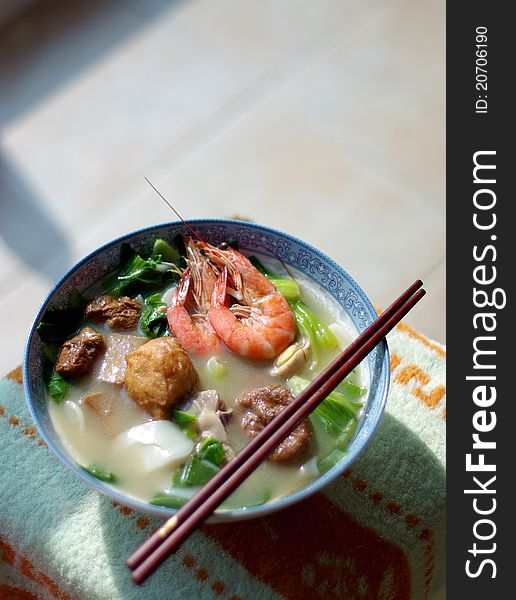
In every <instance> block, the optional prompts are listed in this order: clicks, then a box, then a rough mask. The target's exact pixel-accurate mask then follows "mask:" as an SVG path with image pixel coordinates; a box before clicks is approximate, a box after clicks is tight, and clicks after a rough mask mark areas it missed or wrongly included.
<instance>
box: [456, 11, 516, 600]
mask: <svg viewBox="0 0 516 600" xmlns="http://www.w3.org/2000/svg"><path fill="white" fill-rule="evenodd" d="M510 9H511V5H510V4H507V3H501V2H489V1H487V0H485V1H483V2H479V1H478V0H470V1H468V2H448V3H447V23H446V40H447V49H446V54H447V74H446V89H447V98H446V103H447V119H446V120H447V146H446V154H447V159H446V164H447V186H446V193H447V294H448V295H447V345H448V348H447V350H448V354H447V359H448V363H447V392H448V393H447V399H448V403H447V455H448V461H447V473H448V500H447V504H448V521H447V522H448V533H447V592H448V596H447V597H448V598H451V599H453V600H455V598H467V599H468V600H476V599H477V598H478V599H480V598H481V599H482V600H486V598H487V599H488V600H491V599H493V600H495V599H496V600H498V599H505V598H514V597H516V592H515V591H514V587H515V586H514V583H513V575H516V562H515V561H513V556H515V555H516V551H515V547H516V539H515V526H514V522H515V521H516V493H515V492H514V491H513V489H515V487H516V485H515V484H516V477H515V474H516V468H515V465H516V416H515V410H514V407H515V405H516V348H515V344H514V339H515V336H516V327H515V323H514V302H515V298H516V295H515V289H514V288H515V286H514V280H515V277H516V244H515V242H516V219H512V214H515V211H514V210H513V206H516V193H515V191H514V190H513V189H511V187H513V186H514V185H515V184H513V181H515V182H516V178H515V177H514V175H516V150H515V147H516V140H515V138H514V132H515V127H514V123H515V121H516V117H515V115H514V112H515V110H514V101H513V98H512V92H511V91H510V89H511V88H514V87H515V86H514V83H513V80H514V79H515V76H514V73H515V68H514V62H515V59H516V46H515V44H514V43H513V40H514V39H515V38H516V35H515V31H514V28H515V25H514V21H513V20H512V19H511V18H510V16H509V11H510ZM511 12H512V11H511ZM477 27H487V36H488V42H487V43H488V47H487V50H488V56H487V87H488V89H487V92H485V91H484V90H477V89H476V80H475V75H476V73H475V66H476V65H475V61H476V54H475V53H476V28H477ZM485 94H487V101H488V112H487V114H475V102H476V100H478V99H479V95H480V96H483V95H485ZM484 150H494V151H496V156H495V157H494V161H495V162H496V184H494V185H488V186H486V187H490V188H491V189H492V190H493V191H494V192H495V193H496V198H497V202H496V206H495V208H494V209H493V211H494V212H496V216H497V224H496V227H495V230H494V229H493V230H491V231H489V232H481V231H478V230H477V229H475V227H474V225H473V213H474V212H475V209H474V206H473V194H474V192H475V190H476V189H478V187H479V186H478V185H476V186H475V185H474V183H473V167H474V164H473V155H474V153H475V152H476V151H484ZM511 184H513V185H511ZM491 235H496V238H497V239H496V241H495V242H493V241H492V240H491V239H489V238H490V237H491ZM489 243H493V244H494V245H495V246H496V253H497V256H496V260H495V261H494V262H491V258H492V253H489V254H488V258H486V260H485V261H484V264H486V265H495V266H496V269H497V279H496V282H495V284H493V286H491V289H492V288H493V287H499V288H502V289H504V290H505V292H506V294H507V305H506V307H505V308H504V309H501V310H497V309H494V310H493V309H490V312H494V313H495V314H496V320H497V328H496V330H495V332H494V333H492V334H491V335H495V336H496V342H495V343H494V344H493V345H492V347H493V348H494V349H496V356H495V361H496V372H495V373H496V377H497V380H496V382H495V383H494V385H495V386H496V390H497V400H496V402H495V404H494V405H493V407H491V408H489V409H486V410H492V411H494V412H495V413H496V419H497V423H496V427H495V429H494V430H493V431H492V432H490V433H489V434H481V436H482V437H484V438H485V439H489V440H495V441H496V444H497V446H496V449H494V450H489V451H486V452H485V457H486V462H494V463H495V464H496V472H495V473H489V474H488V473H484V474H482V473H480V474H475V473H471V472H470V473H468V472H466V454H467V453H471V452H472V444H473V438H472V434H473V433H475V429H474V427H473V421H472V420H473V417H474V413H475V411H477V410H481V409H480V408H479V407H477V406H475V404H474V403H473V400H472V392H473V389H474V387H475V385H478V384H473V383H472V382H468V381H466V379H465V378H466V376H468V375H472V374H474V373H475V372H474V371H473V368H472V367H473V362H472V356H473V340H474V338H475V337H476V336H478V335H482V334H481V333H480V332H479V331H475V329H474V327H473V317H474V314H475V312H484V311H486V309H475V307H474V305H473V287H474V286H475V282H474V281H473V269H474V268H475V266H477V265H478V264H481V263H479V262H475V260H474V259H473V247H474V246H475V245H477V246H478V247H479V248H482V247H483V246H485V245H487V244H489ZM477 287H481V286H477ZM485 289H486V291H487V290H488V289H489V288H488V286H487V287H486V288H485ZM484 373H485V372H484ZM477 374H478V372H477ZM474 475H478V478H479V479H480V480H482V481H485V480H486V479H489V477H490V476H492V475H496V483H495V485H492V486H490V487H491V488H494V489H496V494H495V495H491V494H478V495H477V496H475V495H473V494H465V493H464V490H466V489H471V488H475V484H474V482H473V476H474ZM477 487H478V486H477ZM475 497H477V498H478V506H479V507H480V508H482V507H483V508H487V507H489V506H491V505H492V503H491V501H490V500H487V498H493V497H494V498H496V510H495V512H494V513H493V514H492V515H489V516H484V517H483V516H481V515H478V514H476V513H475V511H474V508H473V499H474V498H475ZM482 518H489V519H492V521H493V522H494V523H495V525H496V535H495V536H494V537H493V538H492V539H491V540H476V539H475V536H474V533H473V527H474V524H475V522H476V521H477V520H479V519H482ZM482 527H484V528H482ZM489 528H490V526H489V525H484V526H481V527H480V528H479V529H478V530H477V531H479V532H480V533H481V534H485V535H488V531H489ZM475 542H476V543H477V548H480V549H482V550H491V549H492V548H493V546H492V544H493V543H496V550H494V551H493V552H492V553H491V552H487V553H485V554H478V553H477V556H476V557H475V556H473V554H472V553H471V552H469V550H471V549H472V548H473V544H474V543H475ZM484 558H485V559H489V558H491V559H492V560H493V561H494V562H495V564H496V577H495V578H492V577H491V576H492V575H493V571H494V569H493V568H492V565H490V564H487V563H486V564H485V565H484V566H483V568H482V569H481V571H480V573H479V574H478V576H477V577H474V578H472V577H469V576H468V575H467V573H466V561H467V560H468V559H470V560H471V561H472V563H471V566H470V569H471V571H474V572H477V571H478V569H479V568H480V565H481V562H482V560H483V559H484Z"/></svg>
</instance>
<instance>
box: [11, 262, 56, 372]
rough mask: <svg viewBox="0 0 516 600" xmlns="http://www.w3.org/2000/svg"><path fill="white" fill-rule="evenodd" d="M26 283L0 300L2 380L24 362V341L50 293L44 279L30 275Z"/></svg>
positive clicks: (26, 277) (27, 273)
mask: <svg viewBox="0 0 516 600" xmlns="http://www.w3.org/2000/svg"><path fill="white" fill-rule="evenodd" d="M25 275H26V276H25V278H24V281H23V282H22V283H21V284H20V285H18V286H16V287H15V288H14V289H12V291H11V292H10V293H9V294H8V295H7V296H4V297H3V298H2V300H0V314H1V315H2V318H1V326H2V339H3V340H4V342H5V343H4V344H3V347H2V352H1V353H0V377H3V376H4V375H5V374H6V373H8V372H9V371H11V370H12V369H14V368H15V367H17V366H18V365H19V364H21V363H22V361H23V352H24V347H25V341H26V338H27V335H28V333H29V329H30V326H31V324H32V322H33V319H34V317H35V316H36V312H37V310H38V308H39V306H40V305H41V303H42V301H43V300H44V298H45V296H46V294H47V293H48V289H49V286H48V283H47V281H46V279H45V278H44V277H39V276H38V275H36V274H32V273H29V272H26V273H25Z"/></svg>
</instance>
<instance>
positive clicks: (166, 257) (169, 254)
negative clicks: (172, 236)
mask: <svg viewBox="0 0 516 600" xmlns="http://www.w3.org/2000/svg"><path fill="white" fill-rule="evenodd" d="M152 255H153V256H161V260H163V261H165V262H168V263H176V264H177V263H178V262H179V259H180V256H179V252H178V251H177V250H176V249H175V248H172V246H171V245H170V244H169V243H168V242H167V241H165V240H162V239H161V238H158V239H157V240H156V241H155V242H154V246H153V248H152Z"/></svg>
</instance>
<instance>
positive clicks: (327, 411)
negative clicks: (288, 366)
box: [287, 375, 360, 436]
mask: <svg viewBox="0 0 516 600" xmlns="http://www.w3.org/2000/svg"><path fill="white" fill-rule="evenodd" d="M309 383H310V382H309V381H308V380H306V379H303V378H302V377H299V376H298V375H293V376H292V377H289V378H288V379H287V385H288V387H289V388H290V389H291V390H292V392H293V393H294V394H296V395H297V394H300V393H301V392H302V391H303V390H304V389H305V388H306V387H307V386H308V384H309ZM359 410H360V406H359V405H357V404H354V403H353V402H350V401H349V400H348V399H347V398H346V397H345V396H344V395H343V394H341V393H339V392H337V391H333V392H331V393H330V394H329V395H328V396H326V398H325V399H324V400H323V401H322V402H321V404H319V406H318V407H317V408H316V409H315V410H314V412H313V413H312V415H311V418H312V417H313V415H316V416H317V417H318V418H319V419H320V421H321V423H322V424H323V426H324V428H325V430H326V431H327V432H328V433H330V434H331V435H333V436H338V435H339V434H340V433H341V432H342V431H344V430H345V428H346V427H347V426H348V423H349V422H350V421H352V420H355V419H356V415H357V412H358V411H359Z"/></svg>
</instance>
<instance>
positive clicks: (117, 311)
mask: <svg viewBox="0 0 516 600" xmlns="http://www.w3.org/2000/svg"><path fill="white" fill-rule="evenodd" d="M141 310H142V307H141V306H140V303H139V302H137V301H136V300H132V299H131V298H129V297H128V296H122V297H120V298H115V296H107V295H106V296H99V297H98V298H95V300H92V301H91V302H90V303H89V304H88V306H87V307H86V313H85V314H86V318H87V319H89V320H91V321H95V322H96V323H107V324H108V325H109V326H110V327H111V328H112V329H134V328H135V327H136V325H138V321H139V320H140V313H141Z"/></svg>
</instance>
